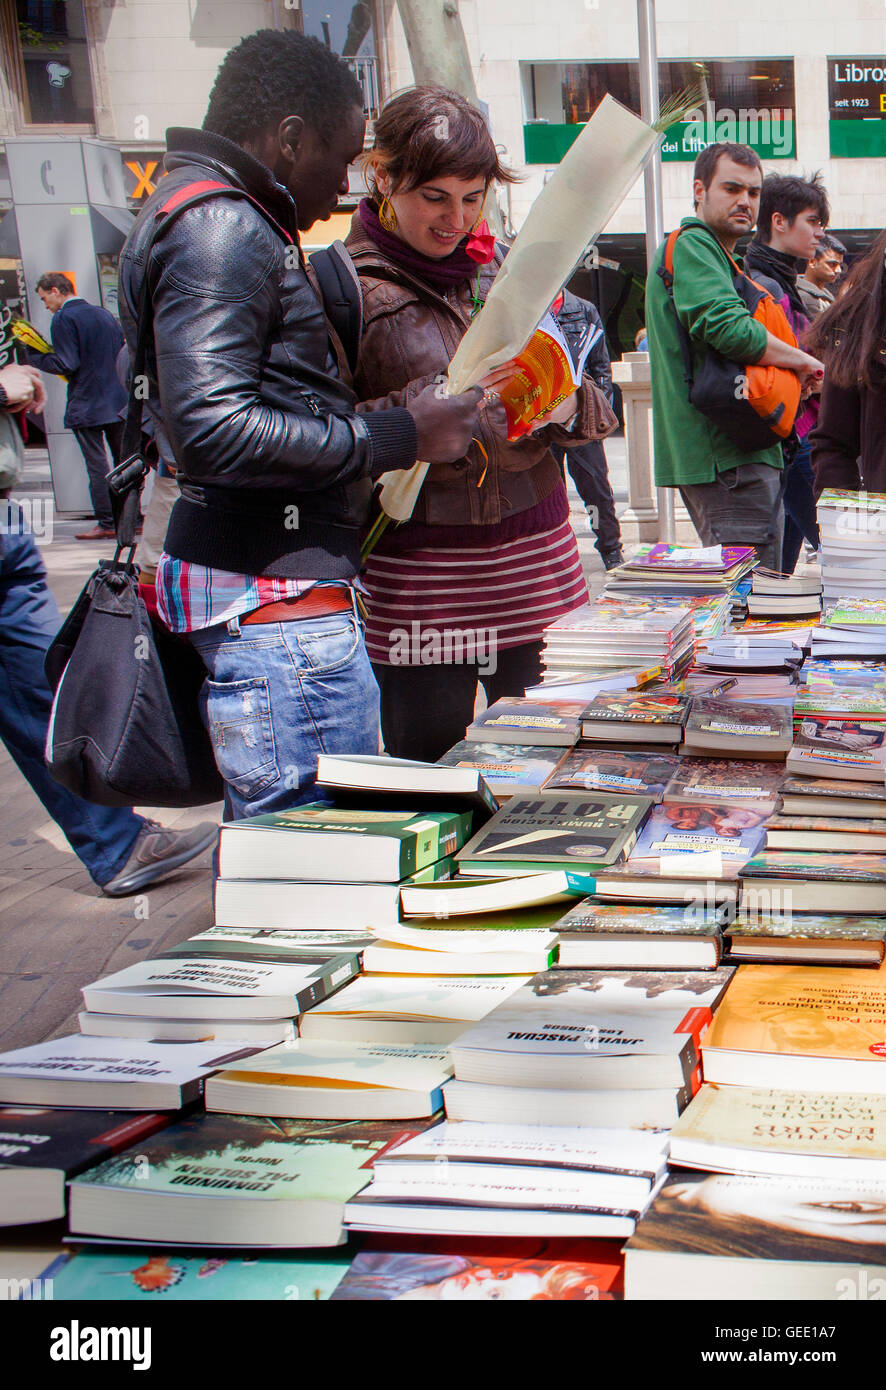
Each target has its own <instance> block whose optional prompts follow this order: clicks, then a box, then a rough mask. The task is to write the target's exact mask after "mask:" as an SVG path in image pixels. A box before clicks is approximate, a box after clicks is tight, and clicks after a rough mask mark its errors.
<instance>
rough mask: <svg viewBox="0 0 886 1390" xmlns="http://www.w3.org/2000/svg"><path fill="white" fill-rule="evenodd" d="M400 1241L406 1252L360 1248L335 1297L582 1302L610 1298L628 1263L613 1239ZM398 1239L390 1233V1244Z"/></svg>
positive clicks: (354, 1299)
mask: <svg viewBox="0 0 886 1390" xmlns="http://www.w3.org/2000/svg"><path fill="white" fill-rule="evenodd" d="M400 1239H401V1243H402V1241H403V1240H404V1239H408V1240H409V1248H408V1249H390V1248H385V1249H384V1250H361V1251H360V1253H359V1254H358V1255H357V1257H356V1259H355V1260H354V1262H353V1264H352V1265H351V1267H350V1269H349V1270H348V1273H347V1274H346V1276H345V1278H344V1279H343V1280H342V1282H341V1283H340V1284H339V1285H338V1287H337V1289H336V1291H335V1293H334V1294H333V1295H332V1298H333V1301H336V1300H338V1301H346V1300H351V1301H354V1302H356V1301H358V1300H362V1301H366V1300H369V1301H372V1302H380V1301H383V1300H395V1299H396V1300H410V1301H416V1300H417V1301H425V1300H433V1301H435V1302H436V1301H439V1300H445V1301H446V1302H452V1301H453V1300H456V1301H457V1300H464V1301H468V1300H470V1301H472V1302H475V1301H477V1300H487V1301H496V1302H497V1301H519V1302H528V1301H534V1300H542V1301H544V1302H550V1301H551V1300H562V1301H568V1302H574V1303H580V1302H589V1301H594V1302H596V1301H598V1300H599V1299H601V1298H610V1297H611V1296H612V1291H613V1290H617V1289H619V1288H620V1286H621V1279H622V1265H623V1260H622V1256H621V1255H620V1253H619V1251H618V1249H617V1246H616V1245H615V1243H614V1242H612V1241H608V1242H607V1241H593V1240H581V1241H574V1242H571V1243H570V1242H565V1241H551V1240H545V1239H532V1240H526V1239H524V1240H519V1239H513V1238H508V1239H504V1240H499V1241H497V1242H496V1241H491V1240H486V1241H484V1242H477V1241H471V1240H469V1239H467V1238H466V1237H464V1236H462V1237H457V1238H455V1237H450V1238H448V1239H447V1238H445V1237H442V1236H434V1237H430V1238H426V1239H425V1240H424V1241H422V1238H421V1237H420V1236H412V1237H409V1238H403V1237H401V1238H400ZM396 1242H397V1237H386V1238H385V1246H386V1247H389V1246H390V1245H391V1244H395V1243H396ZM423 1244H424V1245H425V1246H426V1247H427V1248H426V1249H422V1248H421V1247H422V1245H423Z"/></svg>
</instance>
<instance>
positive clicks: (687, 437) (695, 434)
mask: <svg viewBox="0 0 886 1390" xmlns="http://www.w3.org/2000/svg"><path fill="white" fill-rule="evenodd" d="M762 183H763V171H762V168H761V165H760V160H759V159H758V157H757V155H756V154H755V153H754V151H753V150H752V149H750V148H749V147H748V146H747V145H733V144H724V143H718V144H714V145H709V146H708V148H707V149H706V150H703V151H702V153H701V154H700V155H699V157H698V159H697V160H696V162H695V170H694V179H693V185H692V190H693V196H694V199H695V215H694V216H693V217H684V219H683V221H682V223H681V226H683V227H685V228H686V229H687V230H686V231H685V232H683V233H682V234H681V236H680V237H679V238H678V239H677V242H676V245H675V247H674V301H673V307H672V305H671V301H670V299H669V296H668V293H667V290H666V288H665V285H664V282H663V280H662V278H661V276H660V275H659V274H658V267H659V266H660V265H661V261H662V255H663V253H664V246H663V245H662V246H660V247H659V248H658V250H657V251H656V253H655V258H654V261H653V265H652V268H651V269H650V272H649V278H648V280H647V282H646V328H647V332H648V335H649V357H650V363H651V368H652V409H653V436H654V447H655V481H656V484H657V486H658V487H677V488H679V489H680V496H681V497H682V498H683V501H684V503H685V504H686V509H687V511H688V512H689V515H690V516H691V518H692V521H693V524H694V526H695V529H696V531H697V532H698V534H699V536H700V538H701V541H702V544H703V545H706V546H708V545H719V544H722V545H752V546H754V547H755V548H756V551H757V557H758V559H759V561H760V563H761V565H763V566H765V567H766V568H767V569H773V570H779V569H780V568H781V544H782V532H783V529H784V512H783V508H782V503H781V492H782V467H783V456H782V449H781V444H780V442H779V441H778V440H777V439H776V438H775V437H774V436H773V442H772V445H771V446H770V447H769V448H764V449H755V450H753V451H751V452H750V453H744V452H742V450H741V449H740V448H739V447H738V445H737V444H734V443H733V442H732V440H730V439H729V438H728V436H727V435H725V434H724V433H723V431H722V430H720V429H718V428H717V426H716V425H715V424H713V423H712V422H711V421H710V420H709V419H708V417H707V416H706V415H702V414H701V412H700V411H698V410H696V409H695V407H694V406H693V405H690V403H689V394H688V387H687V385H686V381H685V378H684V366H683V354H682V350H681V346H680V337H679V330H678V327H677V323H676V320H675V317H674V313H675V310H676V314H677V315H678V316H679V319H680V322H681V323H682V324H683V326H684V328H685V329H686V331H687V332H688V334H689V337H690V340H691V345H692V356H693V366H694V367H695V369H696V370H697V369H698V366H699V365H700V363H701V361H702V359H703V356H704V353H705V352H706V350H707V349H708V348H713V349H715V350H716V351H717V352H719V353H720V354H722V356H724V357H726V358H728V359H730V360H731V361H734V362H738V363H740V364H745V365H749V364H751V363H760V364H763V365H772V366H776V367H787V368H789V369H790V370H791V371H794V372H796V373H797V375H798V377H799V378H800V382H801V385H802V386H803V387H804V388H805V387H806V386H807V385H812V384H813V383H814V382H816V381H820V379H821V377H822V376H823V374H824V368H823V367H822V364H821V363H820V362H819V361H817V360H816V359H815V358H814V357H810V356H809V354H808V353H806V352H801V350H800V349H799V348H798V347H792V346H791V345H790V344H788V343H784V342H782V341H781V340H780V339H779V338H776V337H774V336H773V335H772V334H771V333H769V332H768V331H767V330H766V329H765V328H764V327H763V325H762V324H760V323H757V322H756V321H755V320H754V319H753V318H751V315H750V314H749V313H748V310H747V308H746V306H745V304H744V302H743V300H742V299H741V297H740V296H739V294H738V293H737V291H736V289H735V286H734V284H733V275H734V273H735V272H734V269H733V266H732V264H731V262H730V259H729V257H730V255H732V254H733V253H734V250H735V246H736V243H737V242H738V241H739V239H740V238H741V237H743V236H748V235H749V234H750V233H751V232H752V231H753V229H754V225H755V223H756V220H757V209H758V207H759V204H760V189H761V186H762ZM727 253H728V254H727Z"/></svg>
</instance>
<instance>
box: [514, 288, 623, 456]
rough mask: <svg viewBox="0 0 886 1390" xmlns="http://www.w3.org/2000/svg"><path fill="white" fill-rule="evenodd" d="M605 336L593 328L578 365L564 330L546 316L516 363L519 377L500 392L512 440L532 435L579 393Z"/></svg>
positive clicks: (578, 353)
mask: <svg viewBox="0 0 886 1390" xmlns="http://www.w3.org/2000/svg"><path fill="white" fill-rule="evenodd" d="M601 336H602V329H600V328H595V327H594V326H593V325H592V326H591V327H590V328H589V330H588V332H587V333H586V334H585V337H584V338H583V339H582V341H581V343H580V344H579V345H578V349H577V353H576V356H577V362H573V358H572V353H571V352H570V350H569V345H568V343H567V342H566V339H565V337H564V336H563V330H562V329H561V328H560V325H559V324H558V323H557V320H556V319H555V318H554V315H553V314H552V313H547V314H545V316H544V318H543V319H542V321H541V323H540V324H539V326H538V328H537V329H536V330H535V332H534V333H533V335H532V337H531V338H530V340H529V342H528V343H527V344H526V347H525V348H524V349H523V351H522V352H521V353H520V354H519V356H518V357H517V359H516V360H517V363H518V364H519V366H518V371H517V373H516V375H515V376H513V377H512V378H511V380H510V381H509V382H507V383H506V385H504V386H502V387H500V388H499V395H500V397H501V403H502V405H503V406H504V408H505V413H506V414H507V417H508V439H511V440H514V439H520V438H521V437H522V436H523V435H524V434H528V433H529V430H530V427H531V426H532V424H533V423H534V422H535V421H536V420H537V419H539V417H540V416H544V415H547V414H549V412H550V411H552V410H554V409H556V407H557V406H558V405H559V404H560V402H561V401H564V400H565V399H566V397H567V396H570V395H572V394H573V392H574V391H575V390H577V388H578V387H579V386H580V385H581V376H582V369H583V367H584V364H585V361H586V359H587V355H588V353H589V352H590V350H591V348H592V347H593V346H594V344H595V343H596V342H597V341H598V340H599V338H600V337H601Z"/></svg>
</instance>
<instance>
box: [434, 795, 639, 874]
mask: <svg viewBox="0 0 886 1390" xmlns="http://www.w3.org/2000/svg"><path fill="white" fill-rule="evenodd" d="M652 804H653V803H652V801H651V799H650V798H649V797H642V796H624V797H621V796H609V795H607V794H606V793H605V792H597V793H594V794H591V793H584V792H549V793H545V792H542V793H540V794H539V795H538V796H535V797H520V796H515V797H512V798H511V800H510V802H509V803H508V804H507V805H506V806H503V807H502V808H501V810H500V811H498V812H496V814H495V815H494V816H493V817H492V820H490V821H488V822H487V824H486V825H485V826H484V827H483V828H482V830H480V831H478V833H477V834H476V835H475V836H474V837H473V839H472V840H470V841H469V842H468V844H467V845H465V847H464V849H463V850H461V851H460V852H459V854H458V856H457V860H458V863H459V866H460V867H462V868H463V867H464V865H465V864H467V863H470V864H471V865H472V866H474V865H489V866H490V868H492V869H494V868H495V867H502V866H505V865H514V864H516V865H517V868H518V872H519V867H520V866H522V865H526V866H530V867H531V866H533V865H536V864H538V865H544V866H545V867H547V868H558V867H565V866H567V865H570V864H577V863H584V864H586V865H589V864H598V865H602V864H612V863H614V861H615V860H616V859H618V858H619V856H620V855H621V853H622V851H623V849H624V847H625V846H626V844H627V843H628V842H629V841H630V840H631V839H632V837H633V835H634V832H635V831H636V829H637V827H638V826H639V825H640V824H641V822H642V820H643V818H644V816H645V815H646V814H647V812H648V810H649V808H650V806H651V805H652Z"/></svg>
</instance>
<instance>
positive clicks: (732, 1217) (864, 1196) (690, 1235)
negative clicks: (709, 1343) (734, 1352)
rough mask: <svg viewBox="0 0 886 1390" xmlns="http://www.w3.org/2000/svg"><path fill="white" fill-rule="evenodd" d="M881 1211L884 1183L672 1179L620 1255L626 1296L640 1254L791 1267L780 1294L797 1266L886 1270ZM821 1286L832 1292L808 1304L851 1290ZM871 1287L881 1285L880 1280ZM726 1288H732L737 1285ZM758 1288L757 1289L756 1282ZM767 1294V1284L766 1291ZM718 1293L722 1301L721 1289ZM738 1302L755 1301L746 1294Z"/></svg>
mask: <svg viewBox="0 0 886 1390" xmlns="http://www.w3.org/2000/svg"><path fill="white" fill-rule="evenodd" d="M884 1210H886V1182H866V1183H864V1184H859V1183H858V1182H852V1181H846V1182H837V1181H835V1180H834V1179H833V1178H800V1177H797V1176H796V1175H795V1176H792V1177H789V1178H774V1177H768V1176H767V1177H753V1176H746V1175H736V1174H733V1173H716V1174H708V1173H693V1172H688V1171H686V1172H678V1173H674V1174H673V1175H672V1176H671V1178H670V1180H669V1181H668V1182H666V1183H665V1185H664V1187H663V1188H662V1189H661V1191H660V1192H659V1193H658V1195H657V1196H656V1197H655V1198H654V1200H653V1202H652V1205H651V1206H650V1207H649V1209H648V1210H647V1211H646V1213H645V1214H644V1215H643V1216H642V1217H641V1218H640V1220H639V1221H638V1223H637V1228H636V1231H635V1232H634V1234H633V1235H632V1236H631V1237H630V1239H629V1240H628V1243H627V1246H626V1247H625V1248H626V1251H627V1257H628V1259H627V1285H628V1296H629V1297H630V1296H631V1257H632V1255H633V1254H634V1253H635V1252H640V1251H649V1252H653V1251H655V1252H659V1253H661V1254H676V1253H682V1254H687V1255H692V1256H695V1257H701V1256H708V1257H712V1263H713V1257H722V1258H725V1259H732V1260H736V1259H739V1260H740V1259H742V1258H745V1259H748V1260H752V1261H755V1262H757V1261H760V1260H767V1261H768V1260H774V1261H778V1262H779V1263H780V1264H781V1265H782V1266H784V1265H785V1262H790V1265H789V1267H788V1268H781V1269H780V1270H779V1272H778V1275H777V1278H778V1280H779V1282H780V1283H781V1285H782V1286H783V1285H784V1281H785V1279H791V1280H792V1282H793V1283H794V1287H796V1278H795V1276H794V1271H795V1269H796V1267H797V1265H798V1264H801V1263H807V1262H808V1263H812V1264H814V1263H816V1262H822V1263H824V1264H826V1265H837V1266H839V1265H842V1264H862V1265H882V1264H886V1241H884V1240H883V1220H882V1213H883V1211H884ZM751 1273H753V1271H751ZM826 1278H827V1280H828V1282H827V1284H826V1285H825V1287H826V1288H827V1289H828V1290H829V1292H828V1293H827V1294H826V1293H825V1292H824V1288H822V1289H820V1290H819V1291H818V1294H817V1295H816V1294H814V1293H812V1294H810V1295H809V1296H811V1297H816V1296H817V1297H822V1298H823V1297H830V1298H834V1297H840V1296H841V1286H844V1285H846V1284H848V1285H849V1287H850V1289H851V1286H852V1281H851V1280H843V1279H841V1278H839V1276H835V1274H834V1273H829V1274H828V1275H827V1276H826ZM872 1282H879V1283H880V1284H883V1281H882V1280H880V1281H872ZM729 1283H730V1284H731V1285H732V1287H733V1288H734V1287H735V1279H734V1278H733V1279H731V1280H730V1281H729ZM708 1287H712V1286H711V1285H710V1284H708ZM727 1287H728V1285H727ZM743 1287H744V1286H743ZM756 1287H757V1289H758V1290H759V1288H760V1287H761V1277H760V1276H759V1275H758V1276H757V1279H756ZM771 1287H772V1286H771V1284H768V1285H767V1290H769V1289H770V1288H771ZM719 1289H720V1293H721V1296H722V1295H723V1293H724V1286H723V1283H722V1281H721V1283H720V1285H719ZM677 1296H679V1295H677ZM743 1296H745V1297H759V1296H760V1295H759V1293H756V1294H752V1293H750V1292H749V1291H748V1292H746V1293H744V1294H743ZM770 1296H771V1294H770ZM844 1296H845V1295H844ZM849 1296H852V1295H851V1293H850V1295H849ZM856 1296H858V1295H856Z"/></svg>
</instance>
